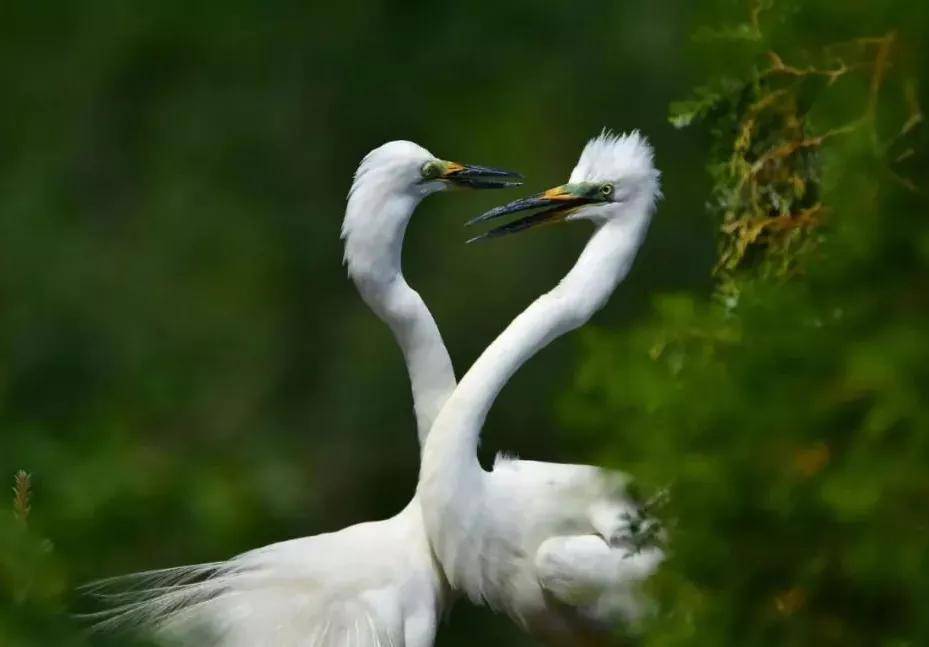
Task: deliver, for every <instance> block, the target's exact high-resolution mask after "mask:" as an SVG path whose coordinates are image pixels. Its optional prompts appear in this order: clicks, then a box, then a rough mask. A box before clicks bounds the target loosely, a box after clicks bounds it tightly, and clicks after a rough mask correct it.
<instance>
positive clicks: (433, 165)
mask: <svg viewBox="0 0 929 647" xmlns="http://www.w3.org/2000/svg"><path fill="white" fill-rule="evenodd" d="M521 179H522V176H520V175H519V174H518V173H513V172H510V171H504V170H501V169H495V168H490V167H487V166H476V165H473V164H460V163H458V162H449V161H448V160H443V159H439V158H437V157H436V156H435V155H433V154H432V153H430V152H429V151H427V150H426V149H425V148H423V147H422V146H420V145H418V144H414V143H413V142H408V141H393V142H387V143H386V144H384V145H382V146H379V147H377V148H375V149H374V150H373V151H371V152H370V153H368V154H367V155H365V158H364V159H363V160H362V161H361V164H360V165H359V166H358V170H357V171H356V172H355V181H354V182H353V183H352V188H351V191H349V197H351V196H352V195H353V194H354V193H355V192H356V191H357V190H359V189H360V188H367V187H374V188H376V189H377V190H378V191H380V192H382V193H388V192H390V193H402V194H407V195H410V196H415V197H419V198H423V197H425V196H427V195H429V194H430V193H435V192H437V191H444V190H445V189H449V188H454V187H460V188H468V189H502V188H507V187H512V186H519V185H520V184H522V182H521V181H520V180H521Z"/></svg>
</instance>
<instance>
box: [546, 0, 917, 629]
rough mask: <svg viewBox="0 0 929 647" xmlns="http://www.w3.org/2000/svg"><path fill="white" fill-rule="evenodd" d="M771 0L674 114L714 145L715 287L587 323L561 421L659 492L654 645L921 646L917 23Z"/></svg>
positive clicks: (892, 14)
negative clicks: (644, 311) (662, 491)
mask: <svg viewBox="0 0 929 647" xmlns="http://www.w3.org/2000/svg"><path fill="white" fill-rule="evenodd" d="M778 4H780V3H775V5H774V6H773V8H771V9H770V10H765V11H762V12H760V16H759V15H758V14H753V15H754V20H757V21H758V23H757V24H758V25H759V31H758V38H752V39H742V41H738V39H735V40H734V39H732V38H723V39H721V40H719V39H717V40H711V41H707V40H706V39H702V40H703V41H704V42H703V43H702V44H701V46H703V47H711V46H712V47H717V48H720V49H721V50H722V51H725V52H727V55H726V56H719V57H715V58H714V57H709V59H710V60H711V61H715V62H713V63H712V65H710V66H709V67H708V73H709V74H712V75H715V76H719V77H725V78H741V79H742V81H741V83H738V84H736V83H732V82H728V81H727V82H726V84H725V86H723V87H724V89H723V90H719V91H716V90H714V91H710V90H706V89H701V90H699V91H698V92H697V95H696V98H695V99H694V100H693V101H691V102H688V103H683V104H677V105H675V106H674V107H673V108H672V117H671V119H672V122H673V123H674V124H675V125H678V126H682V125H688V124H690V123H692V122H696V121H698V120H699V121H700V122H701V123H702V124H705V127H706V128H707V130H708V131H709V133H710V136H711V153H710V158H709V160H708V170H709V173H710V176H711V178H712V180H713V189H712V195H713V198H712V200H710V201H709V204H708V213H709V215H710V217H711V218H712V220H713V222H714V223H716V224H717V225H718V226H719V228H720V229H719V257H718V263H717V266H716V277H717V290H716V292H715V293H714V294H712V295H706V296H702V295H697V294H692V293H686V294H672V295H663V296H658V297H656V299H655V302H654V308H653V312H652V314H651V316H650V317H648V318H646V319H645V320H643V321H641V322H640V323H638V324H637V325H635V326H633V327H632V328H631V329H627V330H617V331H603V330H599V331H592V332H588V333H587V334H586V335H585V337H584V352H583V356H584V360H583V362H582V364H581V368H580V371H579V374H578V377H577V380H576V384H575V388H574V389H573V391H572V393H571V394H570V396H568V397H567V398H566V399H565V400H564V401H563V403H562V407H561V408H562V417H563V419H564V420H565V421H566V423H567V427H568V428H569V429H570V430H571V431H572V433H574V434H576V435H577V438H578V439H579V440H580V441H583V442H585V443H593V444H596V445H598V446H600V447H602V453H603V455H605V456H606V457H607V458H608V460H610V461H611V462H613V463H614V464H616V465H618V466H620V467H623V468H625V469H627V470H629V471H630V472H632V473H633V474H635V475H636V476H637V477H638V478H639V479H640V481H642V482H643V483H645V484H647V486H648V487H651V488H661V487H665V486H668V487H669V488H670V497H669V503H668V505H667V507H666V508H665V511H664V515H665V516H666V519H665V524H666V525H667V527H668V528H669V529H670V559H669V562H668V564H667V568H666V569H665V570H664V572H663V573H662V574H661V576H660V577H659V578H657V580H656V582H655V583H654V591H655V593H656V595H657V596H658V598H659V600H660V601H661V610H660V612H659V613H658V615H657V616H656V618H655V620H654V622H653V623H652V625H651V626H650V627H649V628H648V630H647V631H646V633H645V635H644V638H643V642H644V643H645V644H650V645H651V644H654V645H740V646H741V645H785V644H789V645H806V644H827V645H876V644H885V645H922V644H927V643H929V615H927V614H926V610H927V609H929V532H927V531H929V470H927V469H926V466H927V465H929V389H927V385H929V220H927V214H929V210H927V201H926V195H925V193H924V190H925V188H926V187H927V186H929V184H927V183H926V180H927V177H929V173H927V171H929V164H927V155H926V152H927V146H926V143H927V133H926V131H925V128H924V127H923V125H922V119H923V118H922V112H921V108H920V106H922V105H927V102H926V92H927V89H929V76H927V74H926V69H925V67H924V66H923V65H922V64H921V63H919V64H917V63H916V62H917V61H925V60H929V56H927V51H926V46H925V39H924V38H923V36H924V35H925V33H926V29H927V27H929V22H927V20H926V18H927V12H926V10H925V9H923V8H916V7H913V6H911V5H908V4H905V3H896V2H878V3H871V4H873V5H874V6H872V7H870V9H868V10H864V9H862V8H861V7H856V8H855V9H854V10H851V9H850V10H848V13H846V12H845V11H843V10H841V9H837V8H836V6H835V5H834V3H825V2H823V3H804V5H803V6H802V7H798V6H791V5H788V6H787V7H786V8H785V7H783V6H780V7H779V6H778ZM856 12H857V13H856ZM862 13H864V14H867V15H866V16H864V18H866V19H863V20H860V21H859V22H856V24H857V25H858V28H859V29H868V30H871V29H874V30H877V31H876V32H875V33H876V36H874V37H872V36H873V34H872V33H869V32H866V33H861V34H856V35H850V34H846V33H843V32H842V28H839V27H834V26H833V25H846V24H848V23H849V18H851V17H852V16H853V15H854V16H855V17H857V18H862V17H863V16H862V15H861V14H862ZM891 19H892V20H895V21H896V24H887V20H891ZM804 25H820V27H821V28H820V29H819V30H817V31H815V32H814V31H811V30H808V29H804ZM768 29H770V30H771V32H772V33H771V34H770V35H769V34H768V31H767V30H768ZM746 43H748V44H746ZM740 48H741V49H740ZM746 58H748V59H749V60H750V61H751V65H750V66H748V67H746V66H745V65H744V62H745V60H746ZM727 61H731V63H727ZM734 68H741V70H742V72H741V74H742V76H741V77H736V76H735V75H736V74H737V73H739V70H738V69H734ZM605 430H608V432H607V433H606V440H604V432H605Z"/></svg>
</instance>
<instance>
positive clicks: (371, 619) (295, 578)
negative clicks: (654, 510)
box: [89, 141, 516, 647]
mask: <svg viewBox="0 0 929 647" xmlns="http://www.w3.org/2000/svg"><path fill="white" fill-rule="evenodd" d="M515 177H516V176H514V175H513V174H510V173H508V172H505V171H498V170H496V169H490V168H485V167H474V166H465V165H461V164H456V163H451V162H445V161H443V160H437V159H436V158H435V157H434V156H433V155H432V154H431V153H429V151H427V150H426V149H424V148H422V147H420V146H418V145H416V144H413V143H411V142H403V141H398V142H390V143H388V144H384V145H383V146H381V147H379V148H377V149H375V150H373V151H372V152H371V153H369V154H368V155H367V156H366V157H365V158H364V160H363V161H362V163H361V165H360V166H359V168H358V171H357V172H356V175H355V181H354V183H353V184H352V188H351V190H350V192H349V199H348V205H347V208H346V213H345V219H344V221H343V228H342V237H343V239H344V241H345V262H346V264H347V266H348V271H349V275H350V276H351V278H352V280H353V281H354V282H355V284H356V286H357V288H358V290H359V292H360V293H361V295H362V297H363V298H364V300H365V302H366V303H367V304H368V305H369V306H370V307H371V308H372V310H374V312H375V313H377V315H378V316H379V317H380V318H381V319H383V320H384V321H385V322H386V323H387V324H388V325H389V326H390V328H391V330H392V331H393V333H394V336H395V337H396V339H397V342H398V343H399V345H400V348H401V350H402V351H403V356H404V360H405V361H406V364H407V368H408V371H409V374H410V381H411V386H412V391H413V400H414V408H415V411H416V419H417V428H418V433H419V437H420V440H423V439H424V438H425V436H426V434H427V433H428V431H429V428H430V427H431V426H432V422H433V420H434V419H435V417H436V415H437V414H438V412H439V409H440V408H441V406H442V404H443V403H444V401H445V399H446V398H448V396H449V395H450V394H451V393H452V391H453V389H454V388H455V375H454V372H453V370H452V364H451V360H450V359H449V356H448V352H447V351H446V349H445V345H444V343H443V342H442V337H441V335H440V334H439V330H438V328H437V327H436V324H435V321H434V320H433V318H432V315H431V314H430V312H429V310H428V309H427V308H426V305H425V304H424V303H423V301H422V299H421V298H420V296H419V294H417V293H416V291H415V290H413V289H412V288H411V287H410V286H409V285H407V283H406V281H405V279H404V278H403V274H402V271H401V263H400V261H401V249H402V245H403V236H404V233H405V231H406V227H407V224H408V223H409V219H410V217H411V215H412V213H413V211H414V210H415V208H416V207H417V205H418V204H419V202H420V201H421V200H422V199H423V198H424V197H425V196H427V195H429V194H430V193H434V192H436V191H440V190H443V189H444V188H446V187H447V186H448V185H449V184H450V183H460V184H462V185H463V186H468V187H473V188H499V187H503V186H510V185H512V184H513V183H514V182H515ZM114 589H115V590H116V591H117V592H116V593H111V591H113V590H114ZM89 590H90V591H91V592H94V593H96V594H98V595H101V596H103V597H105V598H108V599H109V600H110V601H111V602H115V603H116V606H115V608H113V609H111V610H108V611H106V612H104V613H102V614H98V615H97V617H96V619H97V621H98V623H97V627H98V628H100V629H108V628H114V627H121V626H122V627H125V626H127V625H128V626H135V627H137V628H141V629H149V630H154V631H155V633H156V634H158V635H160V636H162V637H166V638H169V639H174V640H178V639H179V640H181V642H183V643H184V644H194V645H222V646H223V647H291V646H292V647H297V646H299V647H388V646H389V647H428V646H430V645H432V644H433V641H434V638H435V631H436V626H437V623H438V621H439V619H440V618H441V616H442V612H443V609H444V607H445V605H446V601H447V598H448V596H449V592H448V588H447V584H446V582H445V579H444V576H443V575H442V572H441V570H440V569H439V568H438V565H437V564H436V563H435V561H434V558H433V555H432V552H431V550H430V547H429V543H428V539H427V537H426V532H425V527H424V524H423V520H422V513H421V509H420V506H419V504H418V502H417V500H416V499H415V498H414V499H413V500H412V501H411V502H410V503H409V505H407V506H406V508H404V509H403V510H402V511H401V512H400V513H399V514H397V515H395V516H394V517H391V518H390V519H386V520H383V521H374V522H368V523H361V524H358V525H355V526H351V527H349V528H345V529H343V530H340V531H338V532H333V533H326V534H322V535H316V536H313V537H305V538H302V539H294V540H291V541H285V542H281V543H277V544H272V545H270V546H266V547H264V548H260V549H257V550H253V551H250V552H248V553H245V554H243V555H239V556H238V557H234V558H233V559H231V560H229V561H226V562H220V563H216V564H203V565H196V566H184V567H179V568H174V569H168V570H165V571H156V572H151V573H142V574H139V575H134V576H128V577H122V578H114V579H112V580H108V581H103V582H99V583H97V584H95V585H92V586H91V587H89Z"/></svg>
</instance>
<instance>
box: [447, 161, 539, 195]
mask: <svg viewBox="0 0 929 647" xmlns="http://www.w3.org/2000/svg"><path fill="white" fill-rule="evenodd" d="M442 179H443V180H447V181H448V182H451V183H452V184H454V185H456V186H460V187H464V188H468V189H507V188H510V187H515V186H520V185H521V184H522V183H523V182H522V180H523V176H522V175H520V174H519V173H514V172H513V171H505V170H503V169H498V168H491V167H489V166H478V165H476V164H458V163H457V162H448V165H447V169H446V171H445V173H443V174H442Z"/></svg>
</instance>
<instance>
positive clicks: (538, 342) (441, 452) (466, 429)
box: [420, 208, 650, 498]
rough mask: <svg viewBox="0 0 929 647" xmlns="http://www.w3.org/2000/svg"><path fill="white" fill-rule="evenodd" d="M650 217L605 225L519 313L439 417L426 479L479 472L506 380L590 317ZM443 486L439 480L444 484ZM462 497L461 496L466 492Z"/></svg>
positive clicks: (627, 262)
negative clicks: (482, 443)
mask: <svg viewBox="0 0 929 647" xmlns="http://www.w3.org/2000/svg"><path fill="white" fill-rule="evenodd" d="M649 220H650V212H649V210H648V209H645V208H643V209H642V210H641V212H640V213H631V214H627V215H626V216H624V217H623V218H617V219H615V220H610V221H608V222H607V223H606V224H604V225H602V226H600V227H599V228H598V229H597V230H596V231H595V232H594V234H593V236H592V237H591V238H590V240H589V241H588V243H587V245H586V246H585V247H584V251H583V252H582V253H581V255H580V258H578V260H577V262H576V263H575V265H574V267H573V268H572V269H571V270H570V271H569V272H568V274H567V275H566V276H565V277H564V278H563V279H562V280H561V282H560V283H559V284H558V285H557V286H556V287H555V288H554V289H553V290H551V291H550V292H548V293H547V294H544V295H542V296H541V297H539V298H538V299H537V300H536V301H535V302H533V303H532V305H530V306H529V307H528V308H527V309H526V310H525V311H523V312H522V313H521V314H520V315H519V316H518V317H516V318H515V319H514V320H513V321H512V323H510V325H509V326H507V328H506V330H504V331H503V333H501V334H500V336H499V337H497V338H496V339H495V340H494V341H493V343H492V344H491V345H490V346H488V347H487V349H486V350H485V351H484V352H483V353H482V354H481V356H480V357H479V358H478V359H477V361H476V362H475V363H474V365H473V366H472V367H471V368H470V369H469V370H468V372H467V374H466V375H465V376H464V377H463V378H462V380H461V382H460V383H459V385H458V387H457V389H455V392H454V394H452V396H451V398H449V400H448V402H446V404H445V407H443V409H442V412H441V413H440V414H439V417H438V419H437V420H436V422H435V424H434V426H433V430H432V434H431V435H430V436H429V438H428V440H427V442H426V445H425V447H424V450H423V462H422V468H421V476H420V483H421V485H423V484H425V486H426V487H427V488H428V487H431V486H434V485H438V484H440V483H445V484H448V485H451V486H452V489H451V490H447V491H446V492H445V494H446V495H447V496H448V497H450V498H454V492H455V490H457V487H455V485H454V484H455V483H458V484H461V480H462V479H464V480H465V481H467V479H468V478H469V474H468V473H469V472H473V471H474V470H480V465H479V463H478V462H477V456H476V450H477V445H478V441H479V437H480V432H481V428H482V426H483V424H484V420H485V418H486V416H487V412H488V411H489V410H490V407H491V405H492V404H493V402H494V400H495V399H496V397H497V395H498V394H499V393H500V391H501V389H502V388H503V386H504V385H505V384H506V383H507V382H508V381H509V379H510V378H511V377H512V376H513V374H514V373H515V372H516V371H517V369H519V367H520V366H522V365H523V364H524V363H525V362H526V361H527V360H528V359H529V358H530V357H532V356H533V355H535V354H536V353H537V352H538V351H539V350H541V349H542V348H544V347H545V346H547V345H548V344H549V343H550V342H551V341H552V340H554V339H555V338H557V337H559V336H561V335H563V334H565V333H567V332H569V331H571V330H574V329H575V328H578V327H580V326H582V325H583V324H584V323H586V322H587V321H588V320H589V319H590V317H591V316H593V314H594V313H595V312H596V311H597V310H599V309H600V308H601V307H603V305H604V304H605V303H606V301H607V299H608V298H609V296H610V294H612V292H613V290H614V289H615V288H616V286H617V285H618V284H619V282H620V281H621V280H622V279H623V278H624V277H625V276H626V274H627V273H628V271H629V268H630V267H631V265H632V261H633V259H634V257H635V253H636V251H637V250H638V248H639V245H640V244H641V241H642V237H643V236H644V234H645V230H646V229H647V226H648V222H649ZM439 487H440V488H441V485H440V486H439ZM462 496H464V495H462Z"/></svg>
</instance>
